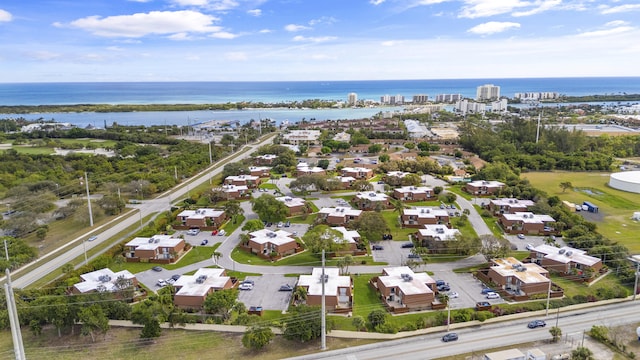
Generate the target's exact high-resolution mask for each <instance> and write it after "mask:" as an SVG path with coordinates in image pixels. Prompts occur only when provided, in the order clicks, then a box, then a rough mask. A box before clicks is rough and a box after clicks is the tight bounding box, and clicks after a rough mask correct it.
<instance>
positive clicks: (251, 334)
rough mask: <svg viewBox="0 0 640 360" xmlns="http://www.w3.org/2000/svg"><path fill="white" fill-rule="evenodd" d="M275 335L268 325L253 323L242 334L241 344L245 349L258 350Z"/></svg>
mask: <svg viewBox="0 0 640 360" xmlns="http://www.w3.org/2000/svg"><path fill="white" fill-rule="evenodd" d="M274 337H275V335H274V334H273V331H272V330H271V328H270V327H268V326H263V325H254V326H251V327H249V328H248V329H247V331H245V333H244V335H243V336H242V345H244V347H246V348H247V349H252V350H260V349H262V348H263V347H265V346H267V345H268V344H269V343H270V342H271V340H273V338H274Z"/></svg>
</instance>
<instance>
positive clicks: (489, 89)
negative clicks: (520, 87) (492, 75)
mask: <svg viewBox="0 0 640 360" xmlns="http://www.w3.org/2000/svg"><path fill="white" fill-rule="evenodd" d="M499 98H500V86H495V85H493V84H486V85H482V86H478V88H477V90H476V100H478V101H484V100H498V99H499Z"/></svg>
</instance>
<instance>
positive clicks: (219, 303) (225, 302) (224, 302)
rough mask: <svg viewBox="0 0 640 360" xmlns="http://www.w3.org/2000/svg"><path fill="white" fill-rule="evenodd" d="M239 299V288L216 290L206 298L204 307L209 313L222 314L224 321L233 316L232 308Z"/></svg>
mask: <svg viewBox="0 0 640 360" xmlns="http://www.w3.org/2000/svg"><path fill="white" fill-rule="evenodd" d="M237 299H238V290H236V289H225V290H218V291H214V292H213V294H211V295H208V296H207V298H206V299H205V300H204V304H203V308H204V310H205V311H206V312H207V313H209V314H216V315H220V316H221V317H222V319H223V320H224V321H226V320H228V319H229V317H230V316H231V309H232V308H233V305H235V303H236V301H237Z"/></svg>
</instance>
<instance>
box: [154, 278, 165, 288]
mask: <svg viewBox="0 0 640 360" xmlns="http://www.w3.org/2000/svg"><path fill="white" fill-rule="evenodd" d="M156 286H159V287H163V286H167V282H166V281H164V280H162V279H160V280H158V282H157V283H156Z"/></svg>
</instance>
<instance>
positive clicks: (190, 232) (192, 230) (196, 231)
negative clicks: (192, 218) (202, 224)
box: [187, 229, 200, 236]
mask: <svg viewBox="0 0 640 360" xmlns="http://www.w3.org/2000/svg"><path fill="white" fill-rule="evenodd" d="M198 234H200V229H189V230H188V231H187V235H192V236H195V235H198Z"/></svg>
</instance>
